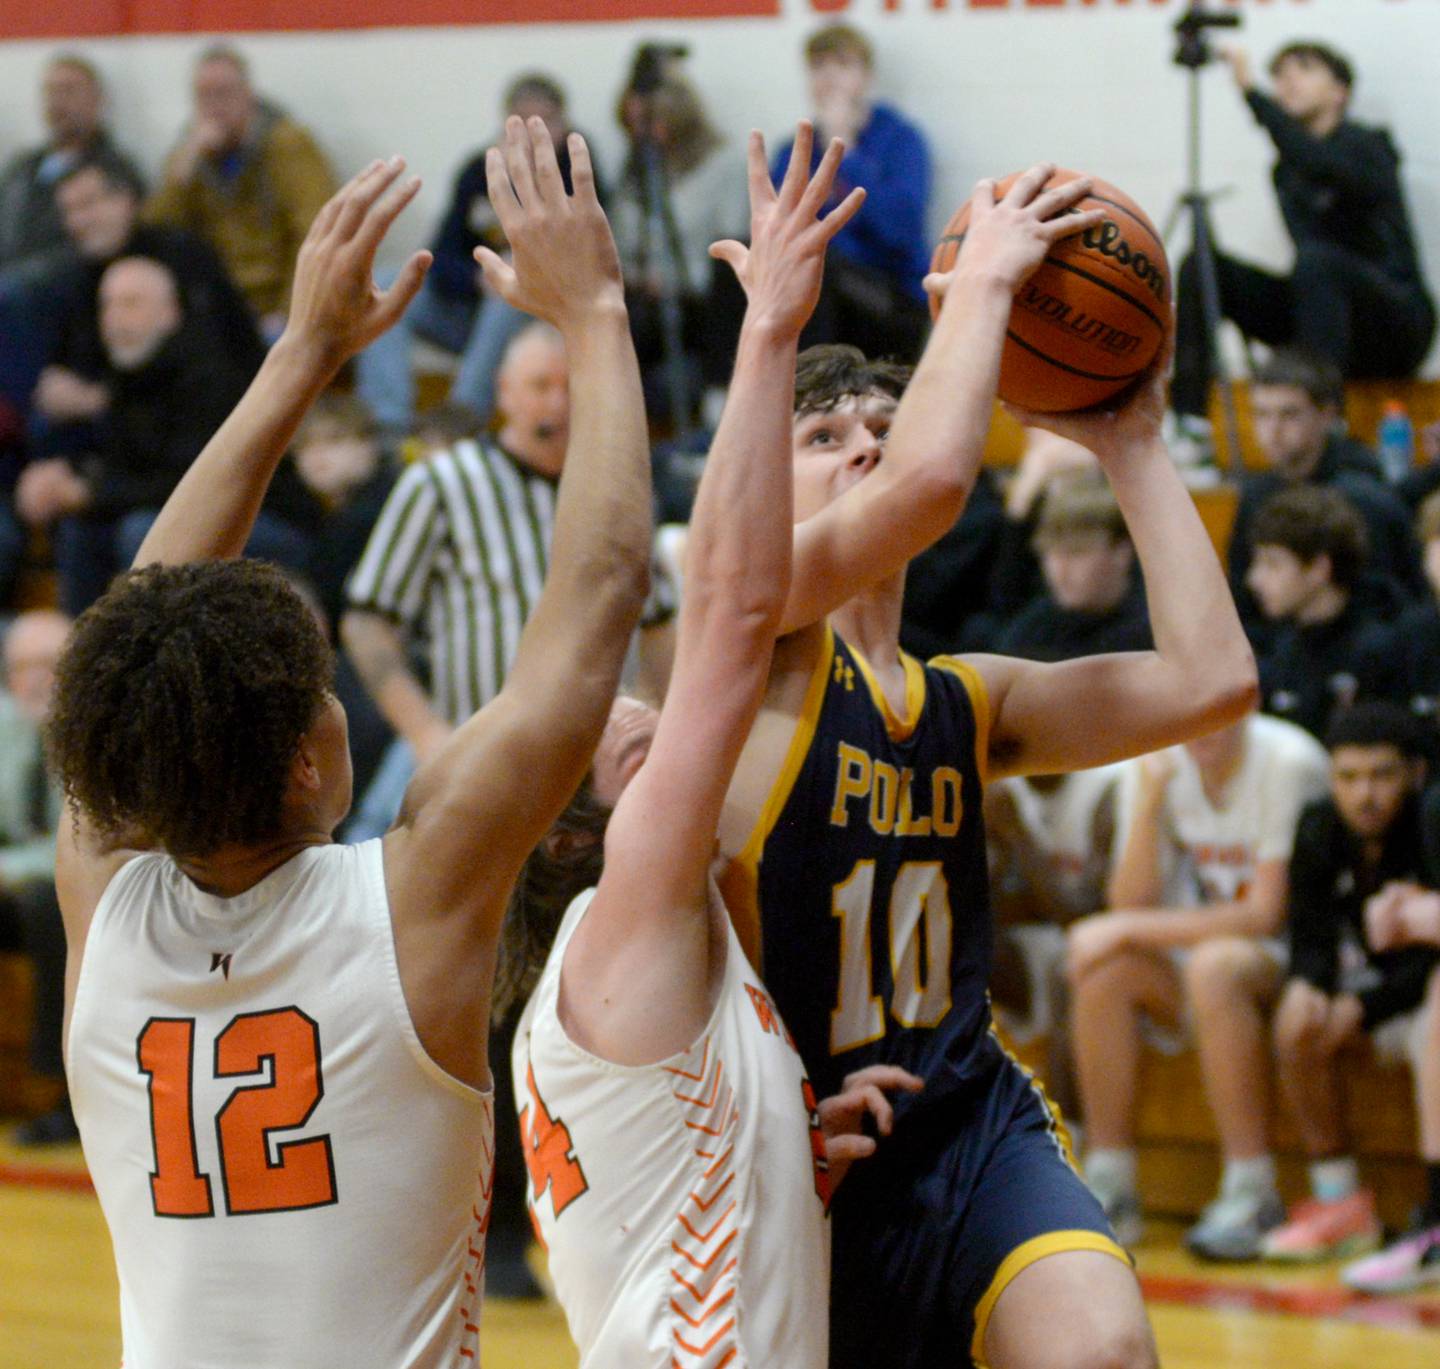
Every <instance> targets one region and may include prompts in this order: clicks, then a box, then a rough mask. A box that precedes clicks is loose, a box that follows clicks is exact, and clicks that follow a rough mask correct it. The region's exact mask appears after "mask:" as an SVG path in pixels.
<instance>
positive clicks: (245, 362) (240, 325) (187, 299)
mask: <svg viewBox="0 0 1440 1369" xmlns="http://www.w3.org/2000/svg"><path fill="white" fill-rule="evenodd" d="M55 202H56V205H57V207H58V208H59V210H60V216H61V221H62V223H63V224H64V227H65V235H66V238H67V239H68V241H69V243H70V245H71V247H72V249H73V253H72V257H71V259H70V260H69V261H67V262H66V264H65V266H64V267H63V268H62V269H60V270H59V271H58V272H57V274H56V276H55V279H54V281H53V285H52V287H51V289H50V290H49V291H48V294H49V302H48V312H49V314H50V325H51V327H52V329H53V335H54V341H53V344H52V345H51V347H50V348H49V349H48V350H47V352H46V355H45V357H44V369H43V370H42V371H41V372H40V375H39V377H38V384H37V386H36V389H35V396H34V412H35V415H36V417H37V418H38V419H39V420H40V421H41V424H42V425H43V428H44V436H43V437H42V438H40V440H39V446H40V449H41V450H42V451H54V450H58V449H60V448H61V447H63V446H64V445H65V444H66V443H67V442H68V443H71V444H73V443H74V442H75V441H77V440H81V441H83V440H84V439H85V436H86V434H85V433H84V432H81V433H76V432H74V431H73V430H72V429H73V425H75V424H89V423H93V422H94V421H96V420H98V419H99V418H100V417H101V416H102V415H103V414H104V412H105V410H106V408H107V407H108V405H109V392H108V390H107V389H106V386H105V382H104V379H103V377H104V374H105V370H106V367H107V364H108V361H107V357H106V353H105V346H104V343H103V342H102V341H101V337H100V280H101V277H102V276H103V275H104V274H105V270H106V268H107V267H108V266H109V265H110V263H111V262H113V261H116V260H118V259H119V258H120V257H146V258H149V259H151V260H153V261H158V262H161V263H162V264H163V265H164V266H165V267H167V268H168V269H169V271H170V273H171V275H173V276H174V278H175V282H176V285H177V286H178V288H179V291H180V297H181V303H182V306H183V310H184V313H185V317H186V319H187V320H190V321H191V322H192V323H194V324H196V325H199V326H203V327H204V328H205V329H206V330H207V332H208V333H209V334H210V336H211V337H212V339H213V340H214V341H215V342H216V343H217V344H218V345H219V346H220V347H221V348H222V349H223V351H224V353H225V356H226V358H227V360H228V362H229V363H230V364H232V365H233V366H234V367H235V368H236V369H237V370H241V371H244V372H245V373H246V374H247V375H253V374H254V372H255V371H256V370H257V369H258V368H259V365H260V362H261V361H262V360H263V359H264V345H263V343H262V342H261V340H260V334H259V331H258V329H257V327H256V321H255V316H254V315H253V314H252V313H251V312H250V307H249V305H247V304H246V302H245V299H244V297H243V296H242V295H241V294H240V292H239V291H238V290H237V289H236V288H235V284H234V282H233V281H231V279H230V277H229V274H228V273H227V272H226V270H225V266H224V263H223V262H222V261H221V260H220V258H219V256H218V255H216V252H215V249H214V248H212V247H211V246H210V244H209V243H207V242H206V241H205V240H204V239H203V238H201V237H199V236H197V235H196V234H194V233H191V232H188V231H187V230H185V229H183V228H170V227H167V226H165V225H163V224H148V223H141V222H140V189H139V187H138V186H137V185H136V184H135V182H134V181H132V180H130V179H129V178H128V177H126V176H125V175H123V174H121V173H119V172H117V171H114V170H112V169H111V168H109V167H107V166H105V165H103V164H102V163H99V162H82V163H80V165H79V166H77V167H75V168H74V169H72V170H71V171H69V172H67V173H66V174H65V175H64V176H63V177H62V178H61V179H60V182H59V183H58V185H57V186H56V188H55Z"/></svg>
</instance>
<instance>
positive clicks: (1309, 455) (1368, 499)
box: [1229, 349, 1425, 654]
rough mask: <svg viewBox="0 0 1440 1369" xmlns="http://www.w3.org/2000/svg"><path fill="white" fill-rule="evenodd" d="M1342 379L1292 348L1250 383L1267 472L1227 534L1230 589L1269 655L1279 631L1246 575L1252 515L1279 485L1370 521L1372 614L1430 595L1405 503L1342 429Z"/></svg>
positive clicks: (1362, 590)
mask: <svg viewBox="0 0 1440 1369" xmlns="http://www.w3.org/2000/svg"><path fill="white" fill-rule="evenodd" d="M1344 402H1345V384H1344V381H1343V380H1342V379H1341V377H1340V372H1339V371H1338V370H1336V368H1335V367H1334V366H1333V365H1331V364H1330V363H1329V362H1328V361H1325V360H1324V359H1323V358H1320V357H1317V356H1313V355H1310V354H1307V353H1305V352H1299V351H1295V350H1291V349H1285V350H1281V351H1278V352H1276V353H1275V355H1274V356H1272V357H1271V358H1270V359H1269V360H1268V361H1266V362H1265V363H1264V364H1263V365H1261V366H1260V367H1259V368H1258V369H1257V370H1256V372H1255V378H1254V380H1252V381H1251V385H1250V407H1251V418H1252V421H1253V423H1254V428H1255V437H1256V440H1257V441H1258V443H1259V444H1260V450H1261V452H1262V453H1263V455H1264V457H1265V461H1266V465H1267V467H1268V469H1266V470H1263V471H1252V472H1249V473H1248V474H1247V475H1246V477H1245V480H1244V483H1243V484H1242V485H1241V487H1240V502H1239V505H1238V507H1237V508H1236V510H1235V522H1234V525H1233V527H1232V528H1231V531H1230V549H1229V566H1230V588H1231V591H1232V592H1233V593H1234V595H1235V603H1236V606H1237V607H1238V608H1239V610H1240V620H1241V622H1243V623H1244V624H1245V631H1246V633H1247V634H1248V635H1249V637H1250V641H1251V643H1252V645H1254V646H1255V648H1256V650H1257V651H1258V652H1261V653H1262V654H1263V652H1264V651H1265V650H1266V649H1267V648H1268V647H1269V646H1270V645H1271V644H1272V642H1273V640H1274V631H1273V629H1272V628H1271V627H1270V626H1269V625H1268V624H1267V622H1266V619H1265V616H1264V615H1263V614H1262V613H1261V611H1260V608H1259V605H1258V604H1256V602H1255V599H1254V596H1253V595H1252V594H1251V592H1250V589H1249V586H1248V585H1247V584H1246V576H1247V575H1248V574H1249V572H1250V563H1251V561H1252V560H1253V559H1254V551H1255V543H1254V531H1253V529H1254V523H1255V518H1256V515H1257V514H1258V513H1259V511H1260V510H1261V509H1262V508H1263V507H1264V506H1265V505H1266V504H1267V503H1269V501H1270V500H1271V499H1273V498H1274V497H1275V495H1277V494H1279V493H1280V492H1281V491H1282V490H1287V489H1296V488H1301V487H1306V486H1314V487H1317V488H1323V489H1333V490H1336V491H1338V492H1339V493H1340V494H1343V495H1344V496H1345V498H1346V499H1347V500H1349V501H1350V503H1351V505H1352V506H1353V507H1354V508H1355V510H1356V512H1357V513H1359V514H1360V516H1361V518H1362V519H1364V522H1365V527H1366V531H1367V533H1368V540H1369V556H1368V557H1367V559H1366V565H1365V570H1364V573H1363V574H1362V576H1361V579H1360V581H1359V584H1358V585H1357V587H1356V596H1357V598H1358V599H1359V600H1360V601H1361V603H1362V604H1363V605H1364V607H1365V608H1367V609H1368V610H1369V611H1370V612H1371V613H1372V614H1373V615H1374V616H1375V617H1376V618H1378V619H1382V620H1385V621H1389V620H1391V619H1393V618H1394V617H1395V616H1396V615H1397V614H1398V613H1399V612H1400V611H1401V610H1402V609H1403V608H1404V607H1405V605H1406V603H1407V602H1408V601H1409V600H1410V599H1411V598H1416V597H1419V596H1420V595H1423V594H1424V593H1425V580H1424V576H1423V575H1422V573H1421V569H1420V553H1419V549H1418V548H1417V546H1416V544H1415V537H1414V533H1413V531H1412V528H1411V515H1410V513H1409V511H1408V509H1407V508H1406V506H1405V504H1404V503H1403V501H1402V500H1401V499H1400V498H1399V497H1398V496H1397V495H1396V494H1394V493H1393V492H1392V491H1391V490H1390V489H1388V488H1387V487H1386V485H1385V484H1384V480H1383V478H1382V476H1381V473H1380V463H1379V460H1378V459H1377V457H1376V456H1375V454H1374V452H1372V451H1371V450H1370V449H1369V448H1368V447H1367V446H1365V444H1364V443H1362V442H1359V441H1357V440H1356V439H1355V438H1353V437H1350V436H1349V435H1348V434H1347V433H1346V432H1345V431H1344V428H1343V427H1342V420H1341V414H1342V412H1343V408H1344Z"/></svg>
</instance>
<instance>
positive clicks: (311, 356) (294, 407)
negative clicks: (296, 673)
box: [135, 338, 336, 566]
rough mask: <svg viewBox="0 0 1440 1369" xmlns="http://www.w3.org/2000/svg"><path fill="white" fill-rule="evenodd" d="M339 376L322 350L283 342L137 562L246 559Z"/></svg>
mask: <svg viewBox="0 0 1440 1369" xmlns="http://www.w3.org/2000/svg"><path fill="white" fill-rule="evenodd" d="M335 370H336V364H335V362H334V360H332V359H331V358H330V356H328V355H327V354H326V352H325V351H324V350H322V349H321V348H318V347H315V346H312V345H310V344H307V343H305V342H303V341H298V340H288V341H287V339H285V338H281V339H280V341H279V342H277V343H276V344H275V346H274V347H272V348H271V349H270V352H269V354H268V355H267V356H266V358H265V362H264V364H263V365H262V366H261V368H260V373H259V374H258V375H257V376H256V377H255V379H254V381H253V382H252V383H251V385H250V388H249V389H248V390H246V392H245V394H244V396H243V397H242V398H241V400H240V402H239V404H237V405H236V406H235V409H234V410H233V412H232V413H231V414H230V417H229V418H227V419H226V420H225V422H224V423H223V424H221V426H220V428H219V430H218V431H217V432H216V434H215V436H214V437H212V438H211V439H210V441H209V442H208V443H207V444H206V445H205V449H204V450H203V451H202V452H201V453H200V455H199V456H198V457H196V459H195V461H194V464H192V465H191V467H190V469H189V470H188V471H186V473H185V476H184V478H183V479H182V480H181V481H180V484H179V485H178V486H176V488H175V491H174V492H173V493H172V494H171V496H170V498H169V499H168V500H166V502H165V506H164V508H162V509H161V511H160V516H159V518H157V519H156V520H155V523H154V525H153V526H152V527H151V529H150V532H149V534H148V535H147V536H146V538H145V541H144V543H143V544H142V545H141V547H140V551H139V553H138V554H137V555H136V558H135V564H136V565H142V566H143V565H146V564H148V563H150V562H156V561H159V562H166V563H170V564H179V563H182V562H187V561H205V560H213V559H217V558H221V557H228V556H239V555H240V553H241V552H242V551H243V550H244V548H245V543H246V542H247V541H248V540H249V538H250V530H251V528H252V527H253V526H254V524H255V518H256V515H257V514H258V513H259V512H260V505H261V502H262V501H263V500H264V498H265V492H266V491H267V490H268V489H269V487H270V481H271V479H272V478H273V476H274V474H275V469H276V467H277V466H278V465H279V464H280V458H281V457H283V456H284V455H285V452H286V450H287V448H288V447H289V445H290V439H291V438H292V437H293V436H294V434H295V429H296V428H297V427H298V426H299V424H300V420H301V419H302V418H303V417H304V416H305V411H306V410H307V409H308V408H309V407H310V405H311V404H312V403H314V401H315V399H316V398H317V396H318V395H319V394H320V392H321V391H322V390H323V389H324V388H325V386H326V385H327V384H329V382H330V379H331V377H332V376H333V375H334V373H335Z"/></svg>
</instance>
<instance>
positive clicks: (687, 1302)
mask: <svg viewBox="0 0 1440 1369" xmlns="http://www.w3.org/2000/svg"><path fill="white" fill-rule="evenodd" d="M666 1070H667V1072H668V1073H669V1074H671V1075H673V1076H674V1080H675V1082H674V1084H673V1085H672V1086H671V1087H672V1092H673V1093H674V1095H675V1101H676V1102H677V1103H679V1104H680V1106H681V1108H682V1110H683V1116H684V1121H685V1125H686V1127H687V1128H688V1129H689V1130H690V1132H691V1133H692V1137H693V1144H694V1147H695V1158H696V1159H697V1160H698V1161H700V1162H701V1166H702V1167H701V1169H700V1177H699V1180H698V1181H697V1182H696V1184H695V1187H694V1188H693V1189H692V1190H691V1191H690V1194H689V1196H688V1197H687V1198H686V1200H685V1204H684V1206H683V1207H682V1208H681V1210H680V1211H679V1212H677V1213H676V1214H675V1229H674V1232H673V1233H672V1237H671V1241H670V1249H671V1251H672V1252H673V1254H674V1261H673V1263H672V1266H671V1270H670V1274H671V1278H672V1279H673V1280H674V1286H673V1287H672V1289H671V1298H670V1311H671V1314H672V1317H673V1319H674V1320H673V1322H672V1326H671V1344H672V1352H671V1363H672V1364H673V1365H675V1366H676V1367H677V1369H721V1366H722V1365H726V1364H729V1363H731V1362H732V1361H734V1360H735V1359H736V1358H737V1357H738V1355H739V1353H740V1349H739V1344H738V1340H737V1336H736V1333H735V1294H736V1286H735V1279H736V1270H737V1269H738V1267H739V1263H740V1260H739V1255H738V1253H737V1248H738V1245H739V1235H740V1233H739V1229H738V1227H737V1225H736V1217H737V1212H738V1209H739V1203H738V1201H737V1199H736V1197H735V1191H736V1186H735V1132H736V1128H737V1126H738V1124H739V1117H740V1114H739V1111H738V1109H737V1108H736V1104H735V1089H734V1088H733V1086H732V1085H731V1084H730V1081H729V1078H728V1072H727V1071H726V1068H725V1062H724V1060H723V1059H721V1057H720V1053H719V1052H718V1051H712V1050H711V1041H710V1038H709V1037H708V1036H707V1037H706V1038H705V1040H704V1042H703V1044H702V1048H701V1053H700V1061H699V1067H698V1068H697V1069H696V1070H694V1071H693V1072H692V1071H690V1070H688V1069H685V1068H683V1067H679V1066H667V1067H666Z"/></svg>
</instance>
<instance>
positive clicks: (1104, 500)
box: [994, 479, 1151, 661]
mask: <svg viewBox="0 0 1440 1369" xmlns="http://www.w3.org/2000/svg"><path fill="white" fill-rule="evenodd" d="M1035 550H1036V552H1037V553H1038V555H1039V557H1040V568H1041V572H1042V574H1043V575H1044V577H1045V592H1044V593H1043V594H1041V595H1039V596H1038V597H1037V598H1035V599H1033V600H1032V601H1031V602H1030V604H1029V605H1028V607H1026V608H1024V609H1022V610H1021V612H1020V614H1019V615H1018V616H1017V617H1016V618H1015V619H1014V620H1013V621H1012V622H1011V623H1010V624H1009V626H1008V627H1006V628H1005V629H1004V630H1003V631H1002V632H1001V633H1000V635H999V638H998V639H997V641H996V643H995V648H994V649H995V650H996V651H998V652H1000V653H1001V654H1002V655H1006V656H1020V657H1022V658H1024V659H1026V660H1031V661H1068V660H1073V659H1074V658H1075V657H1077V656H1095V655H1099V654H1101V653H1104V652H1111V651H1148V650H1149V649H1150V645H1151V639H1150V620H1149V617H1148V614H1147V612H1146V608H1145V597H1144V594H1143V592H1142V590H1141V588H1140V586H1139V583H1138V581H1137V579H1136V575H1135V548H1134V547H1133V546H1131V544H1130V535H1129V533H1128V532H1127V531H1126V530H1125V520H1124V518H1122V517H1121V515H1120V506H1119V505H1118V504H1117V503H1116V502H1115V496H1114V495H1113V494H1112V493H1111V492H1110V487H1109V486H1108V485H1106V484H1105V482H1104V481H1103V480H1090V479H1078V480H1069V481H1065V482H1063V483H1060V484H1057V485H1055V486H1053V487H1052V488H1051V490H1050V493H1049V494H1048V495H1046V497H1045V505H1044V508H1043V510H1042V511H1041V514H1040V521H1039V524H1038V526H1037V528H1036V531H1035Z"/></svg>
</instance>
